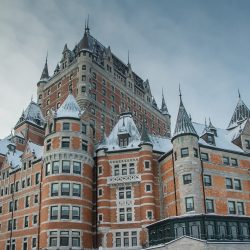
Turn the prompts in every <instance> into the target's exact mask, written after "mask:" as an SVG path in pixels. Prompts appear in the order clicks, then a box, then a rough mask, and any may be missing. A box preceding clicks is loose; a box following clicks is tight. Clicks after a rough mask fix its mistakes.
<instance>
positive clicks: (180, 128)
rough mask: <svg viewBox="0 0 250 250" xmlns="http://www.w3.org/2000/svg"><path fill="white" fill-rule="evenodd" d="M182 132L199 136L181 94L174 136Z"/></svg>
mask: <svg viewBox="0 0 250 250" xmlns="http://www.w3.org/2000/svg"><path fill="white" fill-rule="evenodd" d="M181 134H194V135H196V136H197V133H196V131H195V129H194V126H193V124H192V122H191V120H190V117H189V116H188V114H187V111H186V109H185V107H184V105H183V102H182V98H181V94H180V106H179V111H178V115H177V121H176V125H175V130H174V135H173V138H174V137H176V136H178V135H181Z"/></svg>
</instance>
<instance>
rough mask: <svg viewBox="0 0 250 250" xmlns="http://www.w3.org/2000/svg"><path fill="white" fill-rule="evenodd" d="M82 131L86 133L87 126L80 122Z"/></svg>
mask: <svg viewBox="0 0 250 250" xmlns="http://www.w3.org/2000/svg"><path fill="white" fill-rule="evenodd" d="M82 133H83V134H85V135H86V133H87V126H86V125H85V124H83V123H82Z"/></svg>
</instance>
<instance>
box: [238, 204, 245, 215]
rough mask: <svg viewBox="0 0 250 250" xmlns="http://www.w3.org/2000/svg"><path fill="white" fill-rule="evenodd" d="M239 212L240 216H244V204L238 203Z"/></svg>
mask: <svg viewBox="0 0 250 250" xmlns="http://www.w3.org/2000/svg"><path fill="white" fill-rule="evenodd" d="M237 211H238V214H239V215H244V214H245V212H244V204H243V202H237Z"/></svg>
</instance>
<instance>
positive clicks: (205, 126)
mask: <svg viewBox="0 0 250 250" xmlns="http://www.w3.org/2000/svg"><path fill="white" fill-rule="evenodd" d="M206 127H207V118H206V117H205V128H206Z"/></svg>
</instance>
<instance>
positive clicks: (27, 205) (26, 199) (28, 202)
mask: <svg viewBox="0 0 250 250" xmlns="http://www.w3.org/2000/svg"><path fill="white" fill-rule="evenodd" d="M29 206H30V197H29V196H26V197H25V207H29Z"/></svg>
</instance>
